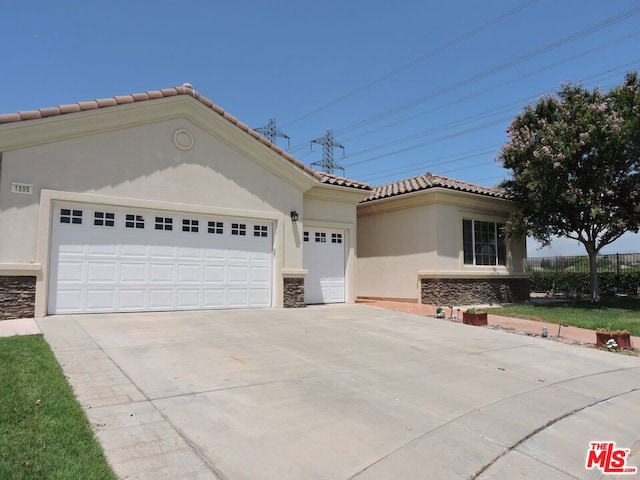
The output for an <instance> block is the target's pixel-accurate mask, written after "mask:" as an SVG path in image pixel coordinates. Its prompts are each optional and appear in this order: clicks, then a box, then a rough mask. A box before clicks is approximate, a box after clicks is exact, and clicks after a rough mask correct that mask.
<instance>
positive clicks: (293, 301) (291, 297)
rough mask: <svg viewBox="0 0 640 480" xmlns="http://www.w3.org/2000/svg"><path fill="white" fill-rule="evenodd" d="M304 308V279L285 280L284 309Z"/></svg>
mask: <svg viewBox="0 0 640 480" xmlns="http://www.w3.org/2000/svg"><path fill="white" fill-rule="evenodd" d="M304 306H305V303H304V278H285V279H284V308H301V307H304Z"/></svg>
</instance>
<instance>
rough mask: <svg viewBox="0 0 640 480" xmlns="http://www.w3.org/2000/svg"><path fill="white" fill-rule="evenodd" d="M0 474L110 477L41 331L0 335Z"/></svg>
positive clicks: (106, 479) (87, 479)
mask: <svg viewBox="0 0 640 480" xmlns="http://www.w3.org/2000/svg"><path fill="white" fill-rule="evenodd" d="M0 479H12V480H19V479H52V480H53V479H55V480H60V479H70V480H71V479H73V480H77V479H83V480H90V479H91V480H92V479H95V480H98V479H99V480H109V479H114V480H115V479H116V476H115V475H114V474H113V472H112V470H111V468H110V467H109V465H108V464H107V462H106V460H105V457H104V454H103V452H102V448H101V447H100V445H99V444H98V443H97V441H96V440H95V439H94V437H93V432H92V431H91V427H90V426H89V423H88V421H87V419H86V417H85V415H84V412H83V411H82V408H81V407H80V405H79V404H78V402H77V401H76V399H75V397H74V396H73V392H72V390H71V387H70V386H69V384H68V383H67V380H66V378H65V376H64V375H63V373H62V370H61V369H60V366H59V365H58V363H57V361H56V359H55V358H54V356H53V353H52V352H51V349H50V348H49V346H48V345H47V343H46V342H45V341H44V338H43V337H42V336H41V335H30V336H22V337H9V338H0Z"/></svg>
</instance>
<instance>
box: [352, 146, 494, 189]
mask: <svg viewBox="0 0 640 480" xmlns="http://www.w3.org/2000/svg"><path fill="white" fill-rule="evenodd" d="M499 146H500V144H494V145H488V146H486V147H481V148H477V149H474V150H469V151H467V152H462V153H455V154H451V155H445V156H442V157H436V158H431V159H429V160H427V161H424V160H423V161H420V162H414V163H411V164H408V165H404V166H403V167H402V168H400V169H399V168H398V167H392V168H387V169H384V170H378V171H375V172H371V174H369V175H364V176H359V177H358V178H359V179H360V180H362V181H365V182H371V181H372V180H377V179H379V178H386V177H389V176H391V175H400V174H405V173H408V172H414V171H418V170H420V171H426V170H430V169H432V168H433V167H438V166H441V165H449V164H452V163H457V162H461V161H463V160H469V159H470V158H476V157H481V156H483V155H487V154H489V153H493V152H495V151H496V149H497V148H498V147H499ZM459 155H462V156H459ZM433 162H438V163H433Z"/></svg>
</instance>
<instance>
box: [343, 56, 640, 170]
mask: <svg viewBox="0 0 640 480" xmlns="http://www.w3.org/2000/svg"><path fill="white" fill-rule="evenodd" d="M638 62H640V59H637V60H635V61H633V62H628V63H626V64H624V65H622V66H618V67H615V68H614V69H609V70H606V71H604V72H598V73H597V74H594V75H591V76H588V77H585V80H588V79H590V78H597V77H599V76H601V75H603V74H604V73H610V72H611V71H615V70H618V69H621V68H625V67H628V66H630V65H634V64H637V63H638ZM544 93H546V92H540V93H538V94H536V95H528V96H526V97H521V98H519V99H517V100H514V101H512V102H510V103H507V104H503V105H501V106H498V107H495V108H492V109H490V110H487V111H483V112H479V113H477V114H475V115H472V116H466V117H465V118H463V119H460V120H455V121H453V122H450V123H448V124H444V125H439V126H436V127H432V128H430V129H427V130H424V131H421V132H418V133H414V134H412V135H407V136H405V137H400V138H398V139H395V140H391V141H388V142H385V143H382V144H379V145H376V146H373V147H368V148H366V149H363V150H359V151H357V152H355V153H352V154H349V155H347V156H346V157H345V158H353V157H356V156H358V155H362V154H364V153H368V152H371V151H375V150H379V149H381V148H385V147H389V146H392V145H396V144H398V143H404V142H407V141H409V140H414V139H417V138H420V137H425V136H428V135H431V134H433V133H436V132H440V131H446V130H451V129H452V128H455V127H458V126H461V125H465V124H469V123H473V122H474V121H476V120H479V119H481V118H486V117H490V116H492V115H494V114H496V113H499V112H501V111H504V110H511V109H512V108H513V107H515V106H520V105H522V103H523V102H530V101H531V100H532V99H533V98H537V97H539V96H540V95H541V94H544ZM352 165H354V164H353V163H352V164H346V165H345V167H350V166H352Z"/></svg>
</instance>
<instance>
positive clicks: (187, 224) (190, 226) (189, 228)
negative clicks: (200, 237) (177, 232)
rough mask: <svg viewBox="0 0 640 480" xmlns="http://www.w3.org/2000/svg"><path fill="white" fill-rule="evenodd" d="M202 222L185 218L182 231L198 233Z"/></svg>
mask: <svg viewBox="0 0 640 480" xmlns="http://www.w3.org/2000/svg"><path fill="white" fill-rule="evenodd" d="M199 225H200V222H199V221H198V220H190V219H187V218H185V219H184V220H182V231H183V232H192V233H198V229H199Z"/></svg>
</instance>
